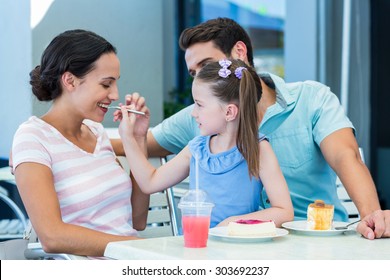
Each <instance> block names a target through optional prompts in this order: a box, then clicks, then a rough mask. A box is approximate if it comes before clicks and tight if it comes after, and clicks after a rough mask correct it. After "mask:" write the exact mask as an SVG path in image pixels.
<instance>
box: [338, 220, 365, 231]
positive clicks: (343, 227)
mask: <svg viewBox="0 0 390 280" xmlns="http://www.w3.org/2000/svg"><path fill="white" fill-rule="evenodd" d="M358 222H360V220H357V221H354V222H352V223H349V224H348V225H345V226H340V227H335V228H334V229H335V230H343V229H348V227H349V226H352V225H353V224H356V223H358Z"/></svg>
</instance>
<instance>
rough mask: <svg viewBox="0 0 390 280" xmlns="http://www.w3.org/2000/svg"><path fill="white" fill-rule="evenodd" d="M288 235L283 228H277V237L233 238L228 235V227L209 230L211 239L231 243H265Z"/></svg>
mask: <svg viewBox="0 0 390 280" xmlns="http://www.w3.org/2000/svg"><path fill="white" fill-rule="evenodd" d="M287 234H288V231H287V230H285V229H283V228H277V229H276V235H275V236H231V235H228V229H227V227H214V228H211V229H210V230H209V237H211V238H215V239H218V240H222V241H230V242H263V241H269V240H272V238H275V237H281V236H284V235H287Z"/></svg>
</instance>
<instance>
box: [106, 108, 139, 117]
mask: <svg viewBox="0 0 390 280" xmlns="http://www.w3.org/2000/svg"><path fill="white" fill-rule="evenodd" d="M105 108H107V109H117V110H120V109H121V107H119V106H107V107H105ZM127 112H130V113H134V114H138V115H143V116H145V113H144V112H140V111H136V110H132V109H127Z"/></svg>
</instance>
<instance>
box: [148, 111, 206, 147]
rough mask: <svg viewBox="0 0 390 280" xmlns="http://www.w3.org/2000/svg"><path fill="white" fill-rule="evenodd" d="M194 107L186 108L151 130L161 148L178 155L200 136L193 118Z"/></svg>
mask: <svg viewBox="0 0 390 280" xmlns="http://www.w3.org/2000/svg"><path fill="white" fill-rule="evenodd" d="M193 106H194V105H191V106H188V107H186V108H184V109H183V110H181V111H180V112H178V113H176V114H174V115H173V116H171V117H169V118H167V119H165V120H164V121H163V122H162V123H160V124H158V125H157V126H155V127H153V128H152V129H151V132H152V134H153V136H154V138H155V139H156V141H157V143H158V144H159V145H160V146H161V147H163V148H164V149H166V150H168V151H170V152H171V153H174V154H178V153H179V152H180V151H181V150H182V149H183V148H184V147H185V146H187V144H188V142H189V141H190V140H192V139H193V138H194V137H195V136H196V135H199V128H198V126H197V124H196V122H195V120H194V119H193V118H192V116H191V112H192V109H193Z"/></svg>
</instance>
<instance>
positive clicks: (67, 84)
mask: <svg viewBox="0 0 390 280" xmlns="http://www.w3.org/2000/svg"><path fill="white" fill-rule="evenodd" d="M76 82H77V79H76V77H75V76H74V75H73V74H72V73H70V72H65V73H64V74H62V76H61V83H62V86H63V87H64V89H66V90H68V91H73V90H74V88H75V86H76Z"/></svg>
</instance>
